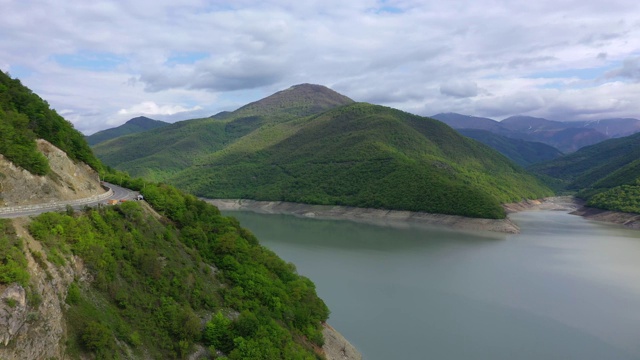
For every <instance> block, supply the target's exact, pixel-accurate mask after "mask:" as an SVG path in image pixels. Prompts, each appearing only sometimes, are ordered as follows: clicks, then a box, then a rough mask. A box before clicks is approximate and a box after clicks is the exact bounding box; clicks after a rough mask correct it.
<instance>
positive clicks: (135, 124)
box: [85, 116, 169, 146]
mask: <svg viewBox="0 0 640 360" xmlns="http://www.w3.org/2000/svg"><path fill="white" fill-rule="evenodd" d="M167 125H169V123H168V122H164V121H160V120H154V119H150V118H148V117H146V116H138V117H135V118H132V119H130V120H129V121H127V122H126V123H124V124H122V125H120V126H117V127H114V128H110V129H106V130H102V131H98V132H96V133H94V134H92V135H88V136H85V139H86V140H87V143H89V145H90V146H94V145H97V144H99V143H101V142H103V141H107V140H111V139H115V138H117V137H120V136H124V135H128V134H135V133H139V132H144V131H148V130H152V129H156V128H159V127H163V126H167Z"/></svg>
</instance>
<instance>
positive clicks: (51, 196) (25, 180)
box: [0, 140, 105, 206]
mask: <svg viewBox="0 0 640 360" xmlns="http://www.w3.org/2000/svg"><path fill="white" fill-rule="evenodd" d="M37 148H38V150H39V151H40V153H41V154H43V155H44V157H45V158H46V159H47V162H48V164H49V167H50V170H49V172H48V173H47V175H45V176H39V175H33V174H31V173H29V172H28V171H27V170H24V169H22V168H20V167H17V166H15V164H13V163H12V162H10V161H8V160H7V159H6V158H5V157H4V156H2V155H0V206H19V205H30V204H41V203H47V202H51V201H61V200H75V199H82V198H87V197H90V196H94V195H99V194H103V193H104V192H105V190H104V189H103V188H102V186H101V185H100V178H99V176H98V173H97V172H96V171H95V170H93V169H92V168H90V167H89V166H87V165H86V164H85V163H82V162H74V161H72V160H71V159H69V157H67V154H66V153H65V152H63V151H62V150H60V149H58V148H57V147H55V146H53V145H51V144H50V143H49V142H47V141H46V140H37Z"/></svg>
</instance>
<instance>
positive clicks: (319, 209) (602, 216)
mask: <svg viewBox="0 0 640 360" xmlns="http://www.w3.org/2000/svg"><path fill="white" fill-rule="evenodd" d="M201 200H204V201H206V202H207V203H209V204H213V205H215V206H216V207H217V208H218V209H220V210H221V211H249V212H255V213H259V214H284V215H293V216H298V217H304V218H312V219H328V220H348V221H356V222H361V223H367V224H372V225H379V226H392V227H409V226H414V225H418V226H437V227H441V228H449V229H455V230H462V231H474V232H475V231H488V232H498V233H506V234H519V233H520V228H519V227H518V225H517V224H516V223H515V222H513V221H512V220H511V219H509V214H512V213H517V212H521V211H536V210H550V211H565V212H568V213H569V214H572V215H576V216H582V217H583V218H585V219H587V220H593V221H600V222H605V223H609V224H615V225H621V226H624V227H626V228H630V229H635V230H640V214H630V213H623V212H618V211H608V210H602V209H596V208H588V207H585V206H584V204H585V203H584V201H582V200H580V199H576V198H575V197H573V196H552V197H547V198H543V199H538V200H525V201H521V202H517V203H507V204H503V205H502V206H503V207H504V209H505V210H506V212H507V218H506V219H482V218H470V217H464V216H459V215H445V214H432V213H426V212H415V211H403V210H385V209H372V208H358V207H353V206H340V205H310V204H303V203H293V202H285V201H258V200H248V199H207V198H201Z"/></svg>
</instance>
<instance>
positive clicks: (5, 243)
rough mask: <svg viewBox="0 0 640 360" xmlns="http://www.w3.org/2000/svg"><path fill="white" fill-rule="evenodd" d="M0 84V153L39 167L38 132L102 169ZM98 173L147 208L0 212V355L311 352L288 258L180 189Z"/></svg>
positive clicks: (306, 290) (315, 343)
mask: <svg viewBox="0 0 640 360" xmlns="http://www.w3.org/2000/svg"><path fill="white" fill-rule="evenodd" d="M0 79H1V80H2V82H1V83H0V104H1V105H2V107H1V108H0V120H1V121H0V126H1V127H0V135H1V136H2V138H1V140H2V142H1V143H0V146H1V147H0V154H3V155H5V156H6V157H7V158H9V159H11V160H12V161H16V164H17V165H19V166H22V167H24V168H25V169H28V170H29V171H31V172H32V173H36V174H38V173H40V172H47V166H48V163H47V161H46V158H45V159H44V161H43V160H42V155H40V157H39V156H38V155H37V148H36V147H35V145H34V144H35V142H36V140H35V139H36V138H40V137H41V138H45V139H50V140H49V141H50V142H51V143H53V144H56V145H57V146H59V147H61V148H63V149H66V151H67V152H68V153H69V155H70V156H73V157H74V159H75V160H77V161H82V160H85V159H86V160H87V161H89V162H92V163H93V166H94V168H97V169H101V170H102V168H103V166H102V164H101V163H100V162H99V161H98V160H97V159H96V158H94V157H93V154H92V153H91V150H90V148H89V147H88V145H87V143H86V142H85V140H84V137H83V136H82V135H81V134H80V133H79V132H77V131H76V130H74V129H73V127H72V126H71V124H70V123H68V122H66V121H65V120H64V119H62V118H61V117H60V116H58V115H57V114H55V112H53V111H51V110H49V109H48V107H47V105H46V103H45V102H44V101H42V99H40V98H39V97H38V96H36V95H35V94H33V93H31V92H30V91H29V90H28V89H27V88H25V87H24V86H22V85H21V84H20V82H19V81H18V80H12V79H10V78H9V77H8V76H6V75H4V74H2V76H0ZM48 146H51V145H48ZM34 154H35V155H34ZM34 159H35V160H34ZM52 163H53V162H52ZM69 169H71V170H70V171H73V168H72V167H69ZM19 173H20V174H21V175H22V176H23V179H22V181H23V182H30V181H35V182H38V181H41V180H42V178H43V177H40V176H31V175H29V174H26V175H25V172H24V171H20V172H19ZM69 175H70V176H75V174H69ZM3 176H4V174H2V173H0V179H1V178H2V177H3ZM102 176H103V179H105V180H108V181H112V182H118V183H120V184H122V185H124V186H127V187H129V188H132V189H135V190H139V191H140V192H141V193H142V194H144V196H145V198H146V200H147V201H148V204H150V205H151V206H152V207H151V206H149V205H148V204H147V203H146V202H133V201H131V202H124V203H121V204H119V205H116V206H100V207H96V208H85V209H83V210H82V211H74V210H73V209H72V208H71V207H68V208H67V210H66V211H65V212H49V213H44V214H42V215H39V216H37V217H33V218H21V219H16V220H6V219H0V289H1V290H2V292H0V296H2V299H1V300H0V322H1V323H2V324H4V326H2V327H0V339H1V341H2V343H3V345H2V346H0V358H3V359H5V358H19V359H44V358H60V359H62V358H65V359H130V358H155V359H178V358H187V357H189V356H193V357H195V356H202V357H207V358H220V357H226V358H228V359H237V360H239V359H250V358H261V359H273V360H276V359H309V360H313V359H323V351H322V348H321V346H322V345H323V335H322V331H323V329H324V327H323V322H324V321H325V320H326V319H327V317H328V315H329V310H328V309H327V307H326V306H325V304H324V302H323V301H322V300H321V299H319V298H318V296H317V295H316V291H315V286H314V284H313V283H312V282H311V281H310V280H308V279H306V278H304V277H302V276H299V275H298V274H297V273H296V272H295V267H294V266H293V265H292V264H288V263H285V262H284V261H282V260H281V259H280V258H278V257H277V256H276V255H275V254H274V253H273V252H271V251H269V250H267V249H266V248H264V247H263V246H261V245H260V244H259V242H258V240H257V239H256V238H255V236H253V235H252V234H251V233H250V232H249V231H247V230H246V229H243V228H242V227H240V225H239V223H238V222H237V220H235V219H233V218H229V217H224V216H222V215H221V214H220V213H219V211H218V209H217V208H215V207H213V206H211V205H208V204H206V203H205V202H203V201H200V200H198V199H197V198H195V197H194V196H192V195H187V194H185V193H183V192H181V191H179V190H177V189H175V188H173V187H171V186H168V185H158V184H155V183H151V182H145V181H143V180H141V179H136V180H131V179H130V178H129V177H128V176H127V175H126V174H122V173H113V172H110V171H104V170H103V173H102ZM54 180H55V179H54ZM58 180H59V179H58ZM96 180H97V179H96ZM0 191H3V192H4V191H7V189H3V188H0ZM196 353H197V354H199V355H195V354H196Z"/></svg>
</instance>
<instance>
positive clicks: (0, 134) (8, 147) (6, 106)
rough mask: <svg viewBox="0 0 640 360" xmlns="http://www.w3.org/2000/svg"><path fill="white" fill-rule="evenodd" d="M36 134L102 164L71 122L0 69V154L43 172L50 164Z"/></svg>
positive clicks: (72, 155) (84, 159)
mask: <svg viewBox="0 0 640 360" xmlns="http://www.w3.org/2000/svg"><path fill="white" fill-rule="evenodd" d="M36 138H42V139H45V140H47V141H49V142H50V143H52V144H53V145H55V146H57V147H58V148H60V149H62V150H63V151H65V152H66V153H67V155H68V156H69V157H70V158H71V159H73V160H76V161H82V162H84V163H86V164H88V165H89V166H91V167H93V168H94V169H100V168H101V166H102V165H101V164H100V162H99V161H98V159H96V158H95V157H94V155H93V152H92V151H91V148H90V147H89V145H87V143H86V141H85V140H84V136H83V135H82V134H81V133H80V132H78V131H77V130H75V129H74V128H73V125H72V124H71V123H69V122H68V121H66V120H65V119H64V118H62V117H61V116H60V115H58V114H57V113H56V112H55V111H54V110H52V109H50V108H49V104H48V103H47V102H46V101H44V100H42V99H41V98H40V97H39V96H38V95H36V94H34V93H33V92H31V90H29V89H28V88H27V87H25V86H24V85H22V83H21V82H20V80H18V79H12V78H11V77H10V76H9V75H8V74H6V73H4V72H2V71H0V154H3V155H4V156H6V157H7V158H8V159H9V160H11V161H12V162H13V163H14V164H16V165H18V166H21V167H23V168H25V169H26V170H28V171H30V172H32V173H34V174H38V175H44V174H46V173H47V172H48V171H49V165H48V163H47V160H46V158H44V156H42V154H40V153H39V152H38V151H37V149H36V144H35V139H36Z"/></svg>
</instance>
